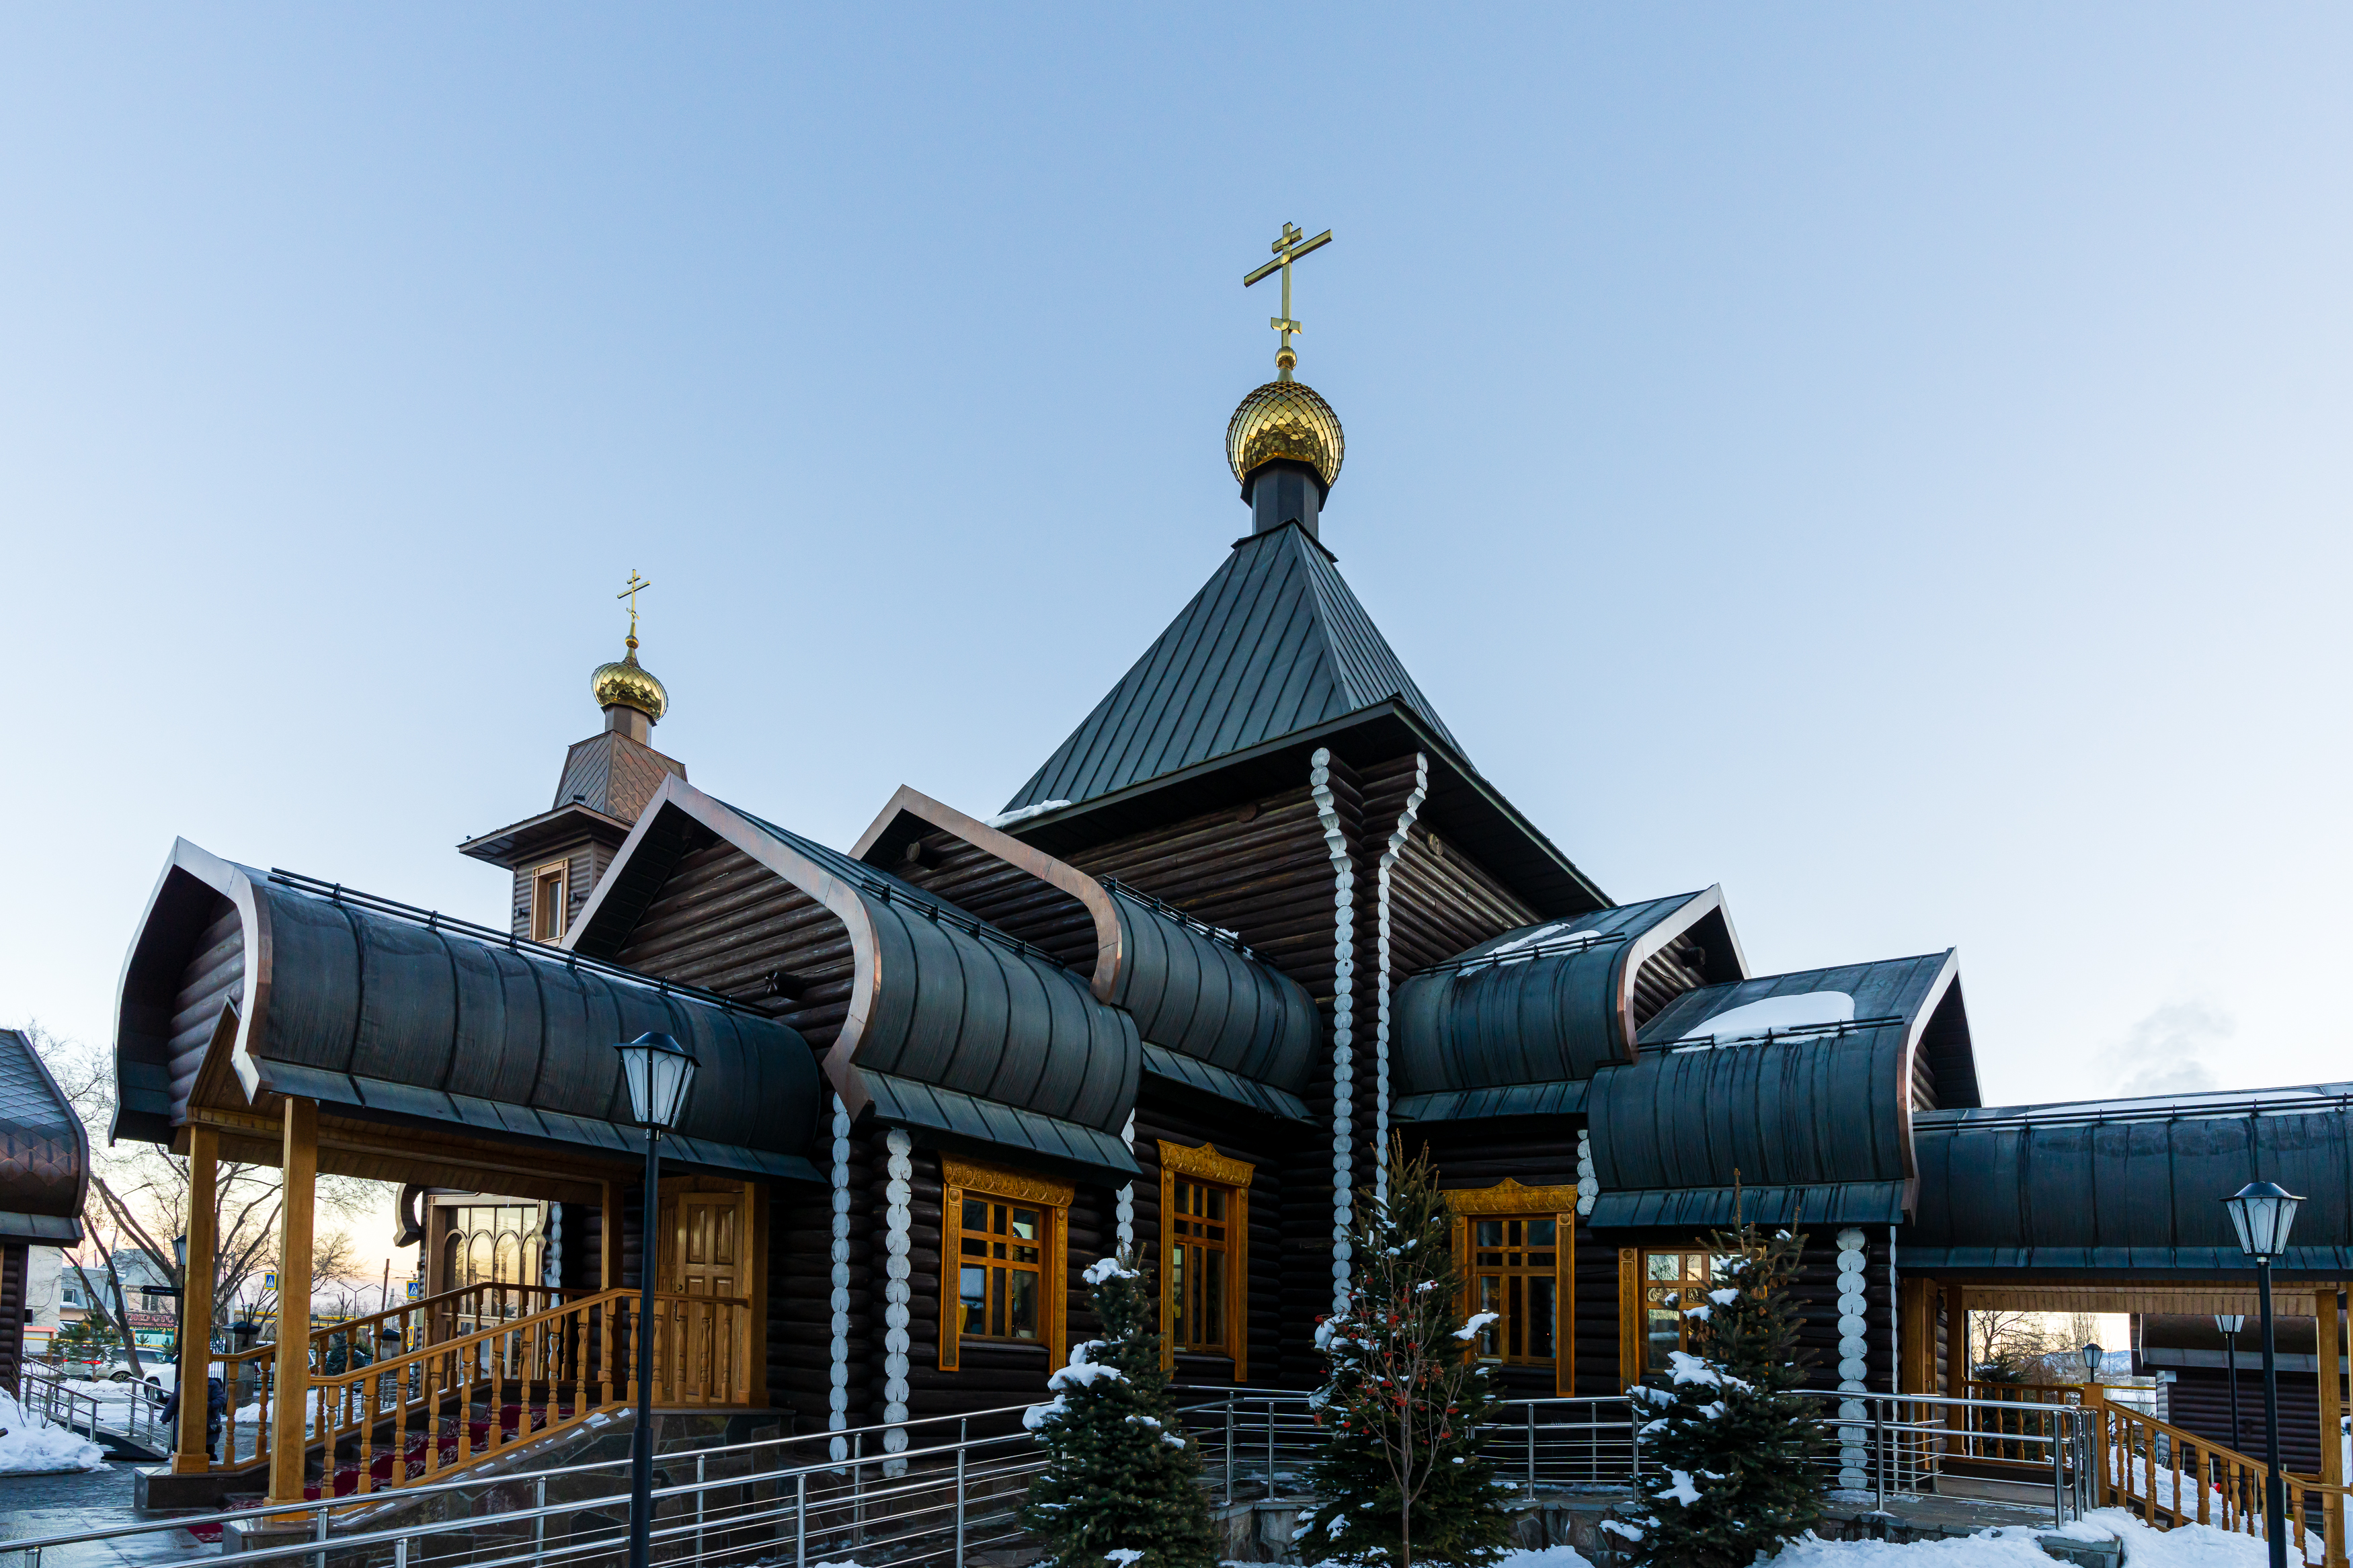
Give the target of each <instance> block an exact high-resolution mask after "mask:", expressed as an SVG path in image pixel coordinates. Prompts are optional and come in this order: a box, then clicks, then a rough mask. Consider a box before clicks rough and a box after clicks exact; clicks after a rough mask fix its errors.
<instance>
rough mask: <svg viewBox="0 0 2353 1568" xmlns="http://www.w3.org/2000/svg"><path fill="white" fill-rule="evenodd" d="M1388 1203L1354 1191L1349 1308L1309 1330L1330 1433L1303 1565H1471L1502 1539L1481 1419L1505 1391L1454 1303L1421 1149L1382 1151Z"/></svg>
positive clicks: (1445, 1222)
mask: <svg viewBox="0 0 2353 1568" xmlns="http://www.w3.org/2000/svg"><path fill="white" fill-rule="evenodd" d="M1388 1194H1389V1195H1388V1203H1387V1205H1382V1204H1381V1203H1379V1202H1378V1201H1377V1200H1376V1198H1375V1196H1374V1194H1373V1192H1372V1190H1371V1189H1369V1188H1366V1189H1362V1190H1360V1191H1359V1192H1358V1193H1357V1194H1356V1226H1355V1230H1354V1234H1353V1235H1352V1236H1351V1237H1350V1242H1351V1247H1350V1252H1351V1257H1352V1259H1353V1267H1352V1269H1351V1272H1350V1275H1349V1289H1348V1301H1347V1308H1346V1310H1344V1311H1342V1312H1339V1313H1337V1314H1336V1315H1335V1316H1333V1317H1330V1318H1327V1319H1325V1320H1324V1321H1323V1322H1322V1323H1320V1324H1319V1325H1318V1326H1317V1328H1316V1331H1315V1345H1316V1348H1317V1349H1318V1350H1320V1351H1322V1352H1324V1356H1325V1357H1326V1358H1327V1359H1328V1360H1329V1362H1330V1363H1331V1371H1330V1373H1329V1375H1328V1376H1327V1377H1326V1379H1325V1381H1324V1385H1323V1387H1322V1388H1320V1389H1318V1390H1317V1391H1316V1393H1315V1394H1314V1395H1313V1396H1312V1397H1311V1399H1310V1400H1309V1404H1310V1405H1312V1406H1314V1410H1315V1413H1316V1415H1315V1418H1316V1421H1317V1423H1318V1425H1320V1426H1322V1427H1323V1428H1324V1431H1325V1432H1326V1433H1327V1434H1328V1435H1329V1440H1328V1442H1327V1443H1326V1444H1325V1445H1324V1449H1323V1451H1322V1453H1321V1455H1320V1456H1319V1457H1318V1458H1316V1459H1315V1460H1314V1464H1313V1465H1312V1466H1311V1467H1310V1479H1311V1484H1312V1486H1313V1488H1314V1493H1315V1498H1316V1503H1315V1506H1314V1508H1313V1509H1311V1510H1306V1511H1304V1512H1303V1513H1302V1514H1301V1515H1300V1516H1299V1517H1300V1526H1299V1533H1298V1538H1297V1539H1298V1543H1299V1554H1300V1556H1301V1558H1302V1559H1303V1561H1305V1562H1307V1563H1324V1562H1334V1563H1349V1564H1366V1565H1377V1568H1412V1564H1413V1563H1414V1562H1415V1561H1416V1560H1417V1559H1421V1560H1425V1561H1432V1562H1440V1563H1462V1564H1466V1565H1476V1564H1480V1563H1489V1562H1492V1561H1493V1560H1494V1559H1495V1558H1496V1557H1498V1556H1500V1555H1502V1553H1503V1552H1504V1549H1505V1547H1506V1546H1507V1545H1509V1544H1510V1529H1511V1516H1510V1515H1509V1514H1508V1513H1506V1512H1505V1511H1504V1508H1503V1506H1502V1504H1501V1502H1500V1500H1499V1492H1498V1489H1497V1487H1496V1484H1495V1478H1494V1470H1493V1466H1491V1465H1489V1464H1488V1462H1487V1460H1486V1458H1485V1457H1484V1456H1483V1455H1482V1453H1481V1451H1480V1444H1481V1432H1480V1428H1481V1427H1482V1426H1483V1425H1484V1424H1486V1423H1488V1422H1490V1421H1492V1420H1493V1418H1494V1416H1495V1415H1496V1407H1497V1405H1498V1404H1499V1401H1498V1399H1497V1397H1496V1395H1495V1394H1494V1393H1493V1390H1492V1389H1491V1388H1490V1387H1489V1384H1488V1376H1487V1369H1486V1368H1484V1367H1482V1366H1477V1365H1474V1364H1472V1361H1471V1355H1470V1351H1471V1342H1472V1338H1473V1337H1474V1336H1475V1335H1476V1334H1477V1333H1478V1331H1479V1329H1480V1328H1481V1326H1482V1325H1483V1324H1485V1323H1486V1322H1488V1321H1492V1319H1493V1314H1492V1313H1483V1312H1482V1313H1481V1314H1479V1315H1478V1316H1476V1317H1474V1318H1472V1320H1471V1321H1469V1322H1468V1323H1465V1322H1464V1321H1463V1320H1462V1317H1461V1311H1460V1310H1459V1307H1458V1297H1459V1296H1460V1294H1461V1279H1460V1277H1459V1276H1458V1275H1457V1274H1456V1272H1455V1268H1454V1257H1453V1253H1454V1222H1453V1215H1452V1214H1451V1213H1450V1212H1449V1210H1448V1209H1447V1207H1446V1200H1445V1198H1444V1197H1443V1196H1442V1195H1441V1194H1440V1192H1439V1191H1438V1184H1437V1181H1436V1179H1435V1177H1434V1176H1433V1175H1432V1173H1431V1172H1430V1163H1429V1161H1428V1159H1427V1158H1426V1157H1419V1158H1416V1159H1414V1160H1413V1161H1411V1162H1410V1163H1409V1162H1408V1161H1407V1160H1406V1159H1405V1157H1404V1151H1403V1149H1402V1147H1401V1146H1400V1145H1398V1144H1396V1143H1394V1142H1393V1143H1392V1145H1391V1147H1390V1150H1389V1181H1388Z"/></svg>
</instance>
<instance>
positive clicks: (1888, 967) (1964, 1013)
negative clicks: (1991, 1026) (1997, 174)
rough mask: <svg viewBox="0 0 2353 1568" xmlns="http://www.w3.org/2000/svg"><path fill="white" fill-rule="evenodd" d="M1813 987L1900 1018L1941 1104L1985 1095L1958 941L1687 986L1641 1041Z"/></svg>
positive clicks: (1861, 1008) (1870, 1012)
mask: <svg viewBox="0 0 2353 1568" xmlns="http://www.w3.org/2000/svg"><path fill="white" fill-rule="evenodd" d="M1810 991H1843V992H1845V993H1846V994H1848V995H1849V996H1852V998H1854V1012H1853V1016H1854V1018H1855V1019H1856V1020H1857V1021H1858V1022H1860V1021H1862V1020H1864V1019H1881V1020H1900V1021H1901V1022H1902V1025H1903V1027H1904V1029H1905V1031H1906V1032H1907V1033H1908V1034H1909V1035H1910V1036H1911V1037H1914V1039H1915V1048H1916V1049H1917V1051H1918V1052H1919V1054H1920V1056H1921V1057H1922V1058H1923V1059H1925V1060H1926V1063H1927V1066H1928V1068H1929V1070H1930V1072H1931V1073H1932V1074H1933V1076H1934V1078H1935V1081H1936V1104H1937V1106H1938V1107H1939V1108H1940V1109H1944V1110H1951V1109H1954V1108H1956V1107H1960V1106H1971V1105H1975V1104H1977V1103H1978V1072H1977V1063H1976V1059H1975V1058H1974V1056H1973V1055H1972V1053H1971V1050H1970V1046H1969V1030H1968V1010H1967V1009H1966V1008H1965V1007H1964V1006H1963V1005H1962V1003H1961V982H1960V964H1959V961H1958V959H1957V957H1956V956H1955V954H1954V952H1952V950H1950V949H1947V951H1945V952H1930V953H1923V954H1921V955H1919V956H1918V957H1915V958H1891V959H1882V960H1880V961H1878V962H1876V963H1847V964H1841V965H1839V966H1837V967H1836V968H1831V969H1807V970H1800V971H1799V972H1798V973H1792V974H1765V975H1759V976H1757V978H1755V979H1753V980H1743V981H1740V982H1738V983H1737V984H1730V985H1710V986H1704V987H1703V988H1701V989H1700V990H1697V991H1686V992H1684V993H1683V994H1682V995H1681V996H1678V997H1676V998H1675V999H1674V1000H1673V1001H1672V1002H1670V1003H1668V1004H1667V1005H1665V1006H1664V1007H1662V1008H1661V1009H1660V1010H1659V1013H1658V1016H1656V1017H1654V1018H1652V1019H1651V1021H1650V1022H1649V1023H1648V1024H1645V1025H1644V1026H1642V1033H1641V1049H1642V1050H1643V1051H1644V1052H1645V1053H1648V1052H1649V1051H1650V1050H1651V1048H1652V1047H1663V1046H1670V1045H1672V1044H1673V1043H1674V1042H1675V1041H1677V1040H1680V1039H1682V1038H1683V1037H1685V1036H1687V1035H1692V1034H1694V1033H1695V1032H1697V1031H1698V1030H1699V1029H1700V1028H1701V1026H1704V1024H1705V1023H1706V1022H1707V1021H1708V1020H1709V1019H1710V1018H1714V1017H1717V1016H1721V1015H1723V1014H1725V1013H1729V1012H1730V1011H1732V1010H1733V1009H1734V1008H1735V1007H1745V1006H1746V1005H1749V1004H1750V1003H1752V1002H1760V1001H1763V1000H1764V999H1765V998H1767V997H1768V996H1795V995H1799V994H1804V993H1806V992H1810Z"/></svg>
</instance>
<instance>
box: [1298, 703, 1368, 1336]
mask: <svg viewBox="0 0 2353 1568" xmlns="http://www.w3.org/2000/svg"><path fill="white" fill-rule="evenodd" d="M1309 762H1310V763H1311V766H1310V767H1309V769H1308V772H1307V787H1308V790H1309V793H1310V794H1312V795H1314V800H1315V817H1316V820H1317V821H1318V822H1320V823H1322V824H1323V825H1324V847H1325V849H1326V851H1327V852H1328V853H1329V854H1330V855H1331V858H1332V910H1333V913H1332V1310H1333V1311H1334V1312H1335V1313H1338V1312H1345V1311H1346V1310H1348V1274H1349V1269H1348V1263H1349V1258H1350V1247H1349V1245H1348V1221H1349V1219H1350V1218H1351V1216H1352V1215H1354V1214H1355V1212H1356V1204H1355V1186H1356V1157H1355V1149H1356V1137H1355V1130H1356V1065H1355V1060H1354V1052H1353V1050H1352V1048H1351V1047H1352V1046H1353V1044H1354V1041H1355V1028H1354V1025H1355V1022H1356V1002H1355V998H1354V997H1353V995H1352V994H1351V993H1353V992H1354V990H1355V989H1356V930H1355V928H1356V866H1355V862H1354V861H1353V860H1352V859H1350V858H1349V855H1348V837H1347V835H1346V834H1345V833H1343V832H1342V831H1341V830H1340V813H1339V810H1338V808H1337V807H1336V806H1335V804H1334V802H1333V797H1332V752H1331V750H1330V749H1329V748H1328V747H1324V746H1318V747H1316V748H1315V754H1314V757H1312V758H1310V759H1309Z"/></svg>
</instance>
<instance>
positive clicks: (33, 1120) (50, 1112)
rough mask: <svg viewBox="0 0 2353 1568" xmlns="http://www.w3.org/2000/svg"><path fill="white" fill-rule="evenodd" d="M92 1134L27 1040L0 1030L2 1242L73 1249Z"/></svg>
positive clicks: (86, 1189) (79, 1231)
mask: <svg viewBox="0 0 2353 1568" xmlns="http://www.w3.org/2000/svg"><path fill="white" fill-rule="evenodd" d="M89 1190H90V1133H89V1132H88V1131H86V1130H85V1129H84V1128H83V1126H82V1124H81V1118H80V1117H79V1116H78V1115H76V1114H75V1113H74V1108H73V1106H72V1104H71V1103H70V1102H69V1101H68V1100H67V1099H66V1096H65V1091H64V1090H63V1089H59V1088H58V1080H57V1079H55V1078H52V1077H51V1076H50V1075H49V1069H48V1066H47V1063H45V1062H43V1061H42V1060H41V1058H40V1053H39V1052H37V1051H36V1050H35V1049H34V1048H33V1042H32V1040H31V1038H30V1037H27V1036H26V1035H24V1034H21V1033H19V1032H18V1031H17V1030H15V1029H0V1241H19V1242H38V1243H40V1244H42V1245H44V1246H63V1247H73V1246H78V1245H79V1244H80V1242H81V1239H82V1226H81V1206H82V1200H83V1198H84V1197H86V1196H87V1195H88V1194H89Z"/></svg>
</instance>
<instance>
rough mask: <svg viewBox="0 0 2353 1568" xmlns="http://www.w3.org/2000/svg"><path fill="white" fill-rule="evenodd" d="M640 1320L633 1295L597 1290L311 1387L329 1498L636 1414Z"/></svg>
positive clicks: (313, 1427)
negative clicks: (632, 1410)
mask: <svg viewBox="0 0 2353 1568" xmlns="http://www.w3.org/2000/svg"><path fill="white" fill-rule="evenodd" d="M637 1309H638V1293H637V1292H636V1291H634V1290H627V1289H621V1290H605V1291H600V1292H598V1293H597V1294H596V1295H593V1296H582V1297H577V1298H575V1300H570V1301H567V1302H565V1303H564V1304H563V1305H562V1306H559V1307H556V1308H554V1309H553V1310H548V1311H544V1312H536V1313H533V1314H532V1315H531V1316H529V1317H524V1318H518V1319H516V1320H514V1321H512V1322H501V1323H495V1324H493V1325H492V1326H491V1327H489V1328H486V1329H478V1330H477V1331H474V1332H472V1333H470V1334H460V1335H459V1336H457V1337H455V1338H453V1339H449V1340H446V1341H443V1342H438V1343H435V1344H431V1345H427V1346H426V1347H425V1348H424V1349H421V1350H415V1351H410V1352H406V1354H402V1355H396V1356H387V1357H385V1359H383V1360H382V1361H379V1362H377V1363H375V1364H374V1365H372V1366H364V1367H360V1368H357V1369H354V1370H353V1371H349V1372H343V1373H328V1374H325V1375H322V1376H319V1377H316V1378H314V1379H313V1380H312V1383H311V1390H312V1398H313V1402H314V1403H313V1407H312V1413H311V1419H310V1422H309V1424H308V1425H309V1435H310V1437H311V1441H313V1442H324V1443H327V1444H328V1445H330V1455H331V1457H330V1458H327V1460H326V1461H325V1468H326V1471H327V1479H324V1480H322V1483H321V1487H322V1491H326V1490H332V1491H335V1492H338V1493H343V1492H346V1491H347V1492H348V1493H350V1494H353V1495H358V1496H366V1495H368V1494H369V1493H372V1492H377V1491H383V1490H386V1489H394V1488H397V1487H400V1486H403V1485H405V1484H406V1483H408V1482H411V1481H419V1482H422V1481H429V1480H436V1479H441V1478H442V1477H444V1476H445V1475H447V1474H448V1472H449V1471H451V1470H453V1469H456V1468H460V1467H463V1466H466V1465H470V1464H473V1463H475V1462H477V1461H478V1460H480V1459H483V1458H489V1457H490V1456H491V1455H493V1454H497V1453H499V1452H501V1450H503V1449H505V1448H508V1447H513V1446H514V1445H516V1444H519V1443H527V1442H532V1441H534V1440H536V1439H538V1438H540V1437H543V1436H547V1435H548V1434H550V1433H553V1432H560V1431H562V1430H564V1429H565V1427H568V1426H577V1425H578V1424H579V1423H581V1422H582V1421H585V1420H586V1419H587V1418H588V1417H589V1416H590V1415H596V1413H598V1412H599V1411H604V1410H611V1409H615V1408H618V1407H621V1406H625V1405H628V1403H629V1401H630V1397H631V1394H632V1386H633V1385H632V1383H631V1375H630V1374H631V1356H630V1349H631V1342H632V1341H633V1340H634V1338H635V1334H634V1327H633V1321H634V1319H635V1318H636V1316H637ZM656 1337H657V1343H658V1344H659V1337H660V1336H659V1327H658V1331H657V1336H656ZM657 1365H658V1366H659V1362H658V1363H657ZM347 1446H348V1451H346V1447H347ZM334 1456H340V1458H337V1457H334ZM379 1468H381V1469H382V1470H383V1471H384V1473H383V1474H382V1475H379V1474H378V1473H377V1471H378V1470H379Z"/></svg>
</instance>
